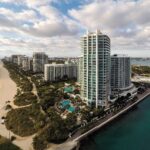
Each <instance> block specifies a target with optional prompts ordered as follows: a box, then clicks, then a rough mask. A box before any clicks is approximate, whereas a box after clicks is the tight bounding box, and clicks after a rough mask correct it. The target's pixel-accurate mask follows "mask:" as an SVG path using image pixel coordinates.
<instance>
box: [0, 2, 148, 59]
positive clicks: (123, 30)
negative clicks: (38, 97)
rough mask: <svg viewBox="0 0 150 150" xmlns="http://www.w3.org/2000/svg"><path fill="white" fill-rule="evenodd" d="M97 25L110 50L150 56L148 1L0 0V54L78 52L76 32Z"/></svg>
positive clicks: (72, 54)
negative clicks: (109, 39) (108, 40)
mask: <svg viewBox="0 0 150 150" xmlns="http://www.w3.org/2000/svg"><path fill="white" fill-rule="evenodd" d="M96 29H99V30H101V32H102V33H103V34H106V35H108V36H109V37H110V38H111V53H112V54H115V53H118V54H127V55H129V56H132V57H150V0H0V57H3V56H6V55H7V56H8V55H11V54H25V55H28V56H31V55H32V53H33V52H38V51H42V52H45V53H47V54H48V55H49V56H50V57H53V56H58V57H62V56H65V57H68V56H70V57H76V56H80V55H81V48H80V37H81V36H82V35H84V34H85V33H86V31H87V30H88V31H92V32H93V31H96Z"/></svg>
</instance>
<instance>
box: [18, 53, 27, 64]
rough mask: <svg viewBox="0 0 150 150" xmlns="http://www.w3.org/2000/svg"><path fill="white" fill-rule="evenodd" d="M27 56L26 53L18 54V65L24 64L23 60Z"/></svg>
mask: <svg viewBox="0 0 150 150" xmlns="http://www.w3.org/2000/svg"><path fill="white" fill-rule="evenodd" d="M24 57H26V56H25V55H18V61H17V64H18V66H22V60H23V59H24Z"/></svg>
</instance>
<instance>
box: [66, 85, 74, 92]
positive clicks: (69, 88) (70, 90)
mask: <svg viewBox="0 0 150 150" xmlns="http://www.w3.org/2000/svg"><path fill="white" fill-rule="evenodd" d="M73 91H74V88H73V87H72V86H69V87H65V88H64V92H66V93H72V92H73Z"/></svg>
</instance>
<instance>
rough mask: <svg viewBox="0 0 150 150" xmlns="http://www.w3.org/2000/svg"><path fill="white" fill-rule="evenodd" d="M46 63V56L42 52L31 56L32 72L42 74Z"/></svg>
mask: <svg viewBox="0 0 150 150" xmlns="http://www.w3.org/2000/svg"><path fill="white" fill-rule="evenodd" d="M47 63H48V56H47V55H46V54H45V53H44V52H36V53H34V54H33V72H36V73H40V72H44V65H45V64H47Z"/></svg>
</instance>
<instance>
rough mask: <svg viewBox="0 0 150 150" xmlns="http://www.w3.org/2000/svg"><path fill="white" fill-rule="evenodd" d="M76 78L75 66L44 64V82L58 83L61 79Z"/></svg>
mask: <svg viewBox="0 0 150 150" xmlns="http://www.w3.org/2000/svg"><path fill="white" fill-rule="evenodd" d="M66 78H67V79H73V78H77V65H75V64H46V65H45V68H44V79H45V81H59V80H62V79H66Z"/></svg>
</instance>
